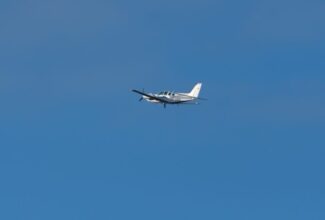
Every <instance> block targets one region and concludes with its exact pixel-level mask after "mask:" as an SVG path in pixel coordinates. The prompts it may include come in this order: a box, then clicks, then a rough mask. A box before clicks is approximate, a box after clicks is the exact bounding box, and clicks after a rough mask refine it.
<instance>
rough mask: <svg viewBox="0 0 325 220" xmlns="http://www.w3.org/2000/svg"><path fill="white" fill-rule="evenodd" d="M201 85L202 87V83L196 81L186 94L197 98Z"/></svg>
mask: <svg viewBox="0 0 325 220" xmlns="http://www.w3.org/2000/svg"><path fill="white" fill-rule="evenodd" d="M201 87H202V83H197V84H196V85H195V86H194V87H193V89H192V91H191V92H190V93H189V94H188V95H189V96H192V97H195V98H198V97H199V94H200V91H201Z"/></svg>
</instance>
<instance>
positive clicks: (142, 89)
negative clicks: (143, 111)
mask: <svg viewBox="0 0 325 220" xmlns="http://www.w3.org/2000/svg"><path fill="white" fill-rule="evenodd" d="M142 92H143V93H144V88H142ZM142 100H143V96H141V98H140V99H139V102H141V101H142Z"/></svg>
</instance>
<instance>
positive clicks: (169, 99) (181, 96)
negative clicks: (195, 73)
mask: <svg viewBox="0 0 325 220" xmlns="http://www.w3.org/2000/svg"><path fill="white" fill-rule="evenodd" d="M201 87H202V83H197V84H196V85H195V86H194V87H193V89H192V91H191V92H189V93H179V92H170V91H164V92H160V93H156V94H155V93H146V92H144V91H139V90H136V89H133V90H132V92H135V93H138V94H139V95H141V98H140V99H139V101H142V100H145V101H147V102H151V103H156V104H163V105H164V108H166V106H167V104H169V105H173V104H198V102H196V100H198V99H201V98H199V94H200V91H201ZM201 100H203V99H201Z"/></svg>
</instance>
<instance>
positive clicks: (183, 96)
mask: <svg viewBox="0 0 325 220" xmlns="http://www.w3.org/2000/svg"><path fill="white" fill-rule="evenodd" d="M149 94H150V95H151V96H154V97H158V98H160V99H163V100H164V102H166V103H168V104H179V103H183V102H189V101H193V100H195V99H196V97H191V96H189V95H188V94H187V93H173V92H161V93H158V94H153V93H149ZM142 98H143V99H144V100H146V101H148V102H151V103H158V104H159V103H163V102H162V101H159V100H157V99H153V98H150V97H147V96H142Z"/></svg>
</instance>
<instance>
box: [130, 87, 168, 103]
mask: <svg viewBox="0 0 325 220" xmlns="http://www.w3.org/2000/svg"><path fill="white" fill-rule="evenodd" d="M132 92H135V93H138V94H140V95H143V96H146V97H148V98H151V99H154V100H157V101H159V102H164V103H165V102H168V100H166V99H164V98H160V97H156V96H153V95H150V94H148V93H145V92H141V91H139V90H136V89H132Z"/></svg>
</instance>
